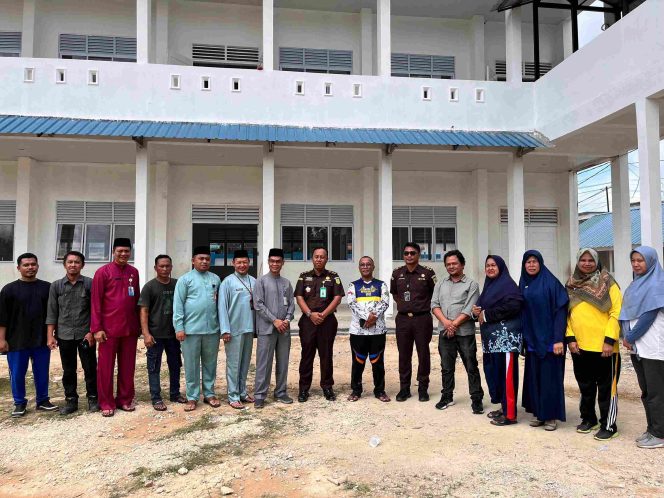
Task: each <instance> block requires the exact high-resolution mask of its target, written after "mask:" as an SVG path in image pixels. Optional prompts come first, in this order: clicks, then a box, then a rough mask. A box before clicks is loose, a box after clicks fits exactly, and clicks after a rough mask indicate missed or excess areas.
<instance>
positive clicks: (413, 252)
mask: <svg viewBox="0 0 664 498" xmlns="http://www.w3.org/2000/svg"><path fill="white" fill-rule="evenodd" d="M416 254H417V251H404V252H403V255H404V256H415V255H416Z"/></svg>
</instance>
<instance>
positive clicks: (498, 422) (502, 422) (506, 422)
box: [491, 415, 516, 426]
mask: <svg viewBox="0 0 664 498" xmlns="http://www.w3.org/2000/svg"><path fill="white" fill-rule="evenodd" d="M491 423H492V424H493V425H498V426H503V425H513V424H516V419H509V418H505V417H504V416H503V415H500V416H499V417H496V418H494V419H493V420H491Z"/></svg>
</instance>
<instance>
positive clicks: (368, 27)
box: [360, 8, 373, 76]
mask: <svg viewBox="0 0 664 498" xmlns="http://www.w3.org/2000/svg"><path fill="white" fill-rule="evenodd" d="M360 24H361V29H362V33H361V40H362V42H361V43H362V67H361V73H362V74H363V75H367V76H370V75H372V74H373V13H372V12H371V9H367V8H364V9H360Z"/></svg>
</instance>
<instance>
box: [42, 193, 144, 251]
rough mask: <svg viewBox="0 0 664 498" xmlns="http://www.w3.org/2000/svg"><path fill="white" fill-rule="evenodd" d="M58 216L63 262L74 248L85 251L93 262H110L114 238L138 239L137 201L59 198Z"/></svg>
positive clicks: (58, 237)
mask: <svg viewBox="0 0 664 498" xmlns="http://www.w3.org/2000/svg"><path fill="white" fill-rule="evenodd" d="M56 219H57V226H56V238H57V239H56V254H55V259H56V260H59V261H61V260H62V259H63V258H64V256H65V254H66V253H67V252H68V251H72V250H73V251H82V252H83V254H84V255H85V257H86V259H88V260H89V261H93V262H106V261H109V260H110V259H111V243H112V240H113V239H114V238H116V237H127V238H129V240H131V241H132V242H133V240H134V203H133V202H92V201H57V203H56ZM132 258H133V253H132Z"/></svg>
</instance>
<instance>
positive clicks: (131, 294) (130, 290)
mask: <svg viewBox="0 0 664 498" xmlns="http://www.w3.org/2000/svg"><path fill="white" fill-rule="evenodd" d="M127 289H128V291H129V297H134V287H128V288H127Z"/></svg>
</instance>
